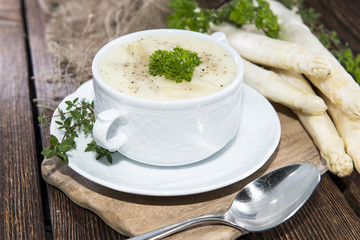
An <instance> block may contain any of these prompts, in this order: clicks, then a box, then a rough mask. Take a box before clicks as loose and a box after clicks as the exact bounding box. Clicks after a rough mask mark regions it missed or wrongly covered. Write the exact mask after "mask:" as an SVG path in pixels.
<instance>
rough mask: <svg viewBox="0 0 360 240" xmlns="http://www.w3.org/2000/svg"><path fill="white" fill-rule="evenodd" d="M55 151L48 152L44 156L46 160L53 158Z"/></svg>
mask: <svg viewBox="0 0 360 240" xmlns="http://www.w3.org/2000/svg"><path fill="white" fill-rule="evenodd" d="M56 152H57V151H56V149H53V150H51V151H49V152H48V153H47V154H46V158H53V157H54V156H55V154H56Z"/></svg>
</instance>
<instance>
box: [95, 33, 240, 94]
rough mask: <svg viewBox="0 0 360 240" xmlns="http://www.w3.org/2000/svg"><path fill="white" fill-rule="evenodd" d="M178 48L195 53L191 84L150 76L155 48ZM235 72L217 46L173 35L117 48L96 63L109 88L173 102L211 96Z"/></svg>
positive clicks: (136, 41) (230, 61)
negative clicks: (194, 66)
mask: <svg viewBox="0 0 360 240" xmlns="http://www.w3.org/2000/svg"><path fill="white" fill-rule="evenodd" d="M176 46H179V47H181V48H183V49H186V50H190V51H195V52H197V53H198V56H199V57H200V58H201V61H202V63H201V64H200V65H199V66H198V67H196V68H195V71H194V75H193V77H192V80H191V82H187V81H182V82H181V83H176V82H175V81H174V80H170V79H166V78H165V77H164V76H160V75H157V76H152V75H151V74H150V72H149V62H150V59H149V56H150V55H151V54H152V53H153V52H155V51H156V50H158V49H162V50H170V51H171V50H173V48H174V47H176ZM236 71H237V66H236V62H235V60H234V59H233V57H232V56H231V55H230V54H229V53H228V52H227V51H226V50H225V49H223V48H221V47H219V46H218V45H216V44H214V43H212V42H209V41H204V40H203V39H199V38H195V37H189V36H184V35H180V34H179V35H175V34H173V33H172V34H168V33H164V34H157V35H153V36H146V37H142V38H139V39H134V40H133V41H131V42H127V43H124V44H122V45H118V46H116V47H114V48H112V49H110V50H109V51H108V52H107V53H105V54H104V56H103V57H102V59H101V60H100V63H99V72H100V76H101V77H102V78H103V79H104V81H105V82H107V83H108V84H109V85H111V86H112V87H113V88H115V89H117V90H119V91H121V92H123V93H125V94H129V95H133V96H137V97H140V98H146V99H154V100H177V99H188V98H195V97H201V96H205V95H208V94H211V93H214V92H216V91H218V90H220V89H222V88H224V87H226V86H227V85H229V84H230V83H231V82H232V80H233V79H234V77H235V75H236Z"/></svg>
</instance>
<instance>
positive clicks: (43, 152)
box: [41, 146, 52, 156]
mask: <svg viewBox="0 0 360 240" xmlns="http://www.w3.org/2000/svg"><path fill="white" fill-rule="evenodd" d="M51 150H52V148H51V147H50V146H49V147H46V148H44V149H43V150H42V151H41V155H44V156H46V155H48V154H49V152H50V151H51Z"/></svg>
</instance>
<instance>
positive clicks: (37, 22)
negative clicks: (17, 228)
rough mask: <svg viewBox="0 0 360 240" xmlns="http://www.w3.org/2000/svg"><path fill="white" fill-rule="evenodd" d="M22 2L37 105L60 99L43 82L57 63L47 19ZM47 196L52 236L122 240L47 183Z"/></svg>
mask: <svg viewBox="0 0 360 240" xmlns="http://www.w3.org/2000/svg"><path fill="white" fill-rule="evenodd" d="M9 1H10V0H9ZM24 2H25V8H26V22H27V27H28V31H29V43H30V53H31V61H32V69H33V73H34V78H35V86H36V96H37V98H38V99H40V100H41V99H45V101H40V102H39V103H40V104H41V103H44V102H47V101H49V100H52V99H55V100H57V101H60V100H61V99H62V97H64V96H65V95H64V91H66V90H64V89H60V90H59V91H58V92H55V93H54V88H53V85H54V84H53V83H52V82H50V81H46V79H48V78H49V77H50V76H51V74H52V71H53V68H54V64H56V63H55V62H54V59H53V57H52V56H50V55H49V53H48V52H47V50H46V49H47V46H46V42H45V38H44V36H45V23H46V21H47V20H48V18H47V16H46V15H45V13H44V12H43V11H42V9H41V8H40V6H39V3H38V1H37V0H25V1H24ZM65 93H66V92H65ZM54 94H55V95H54ZM46 100H47V101H46ZM53 107H55V106H53ZM39 111H41V109H39ZM41 135H42V137H41V138H42V142H43V146H44V147H45V146H47V145H48V144H47V143H48V137H49V131H48V129H46V128H45V127H42V128H41ZM48 198H49V205H50V216H51V227H52V235H53V238H54V239H123V238H122V236H121V235H120V234H119V233H117V232H115V231H114V230H113V229H111V228H110V227H108V226H107V225H106V224H105V223H104V222H103V221H102V220H101V219H100V218H99V217H97V216H96V215H95V214H93V213H91V212H90V211H88V210H86V209H84V208H81V207H79V206H77V205H76V204H74V203H73V202H72V201H71V200H70V199H69V198H68V197H67V196H66V195H65V194H63V193H62V192H60V191H59V190H58V189H57V188H54V187H52V186H48Z"/></svg>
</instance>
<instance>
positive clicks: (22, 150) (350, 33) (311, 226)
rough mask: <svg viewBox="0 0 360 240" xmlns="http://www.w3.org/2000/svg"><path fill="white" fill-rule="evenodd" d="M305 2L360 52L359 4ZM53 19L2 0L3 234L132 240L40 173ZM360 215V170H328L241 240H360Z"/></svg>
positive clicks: (26, 2) (31, 4)
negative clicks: (276, 219) (305, 197)
mask: <svg viewBox="0 0 360 240" xmlns="http://www.w3.org/2000/svg"><path fill="white" fill-rule="evenodd" d="M306 2H307V5H308V6H312V7H314V8H315V9H316V10H317V11H318V12H321V13H322V14H323V18H322V19H323V20H322V21H323V22H324V24H325V25H326V26H327V27H328V28H330V29H334V30H336V31H337V32H338V34H339V35H340V37H341V38H342V39H343V40H344V41H348V42H349V43H350V46H352V49H354V50H355V51H356V52H358V53H359V52H360V25H359V23H360V15H359V14H358V9H359V8H360V1H352V0H346V1H337V0H307V1H306ZM47 21H48V19H47V17H46V15H45V14H44V12H43V11H42V10H41V8H40V7H39V4H38V1H37V0H22V1H21V0H0V53H1V54H0V86H1V87H0V89H1V93H0V98H1V105H0V109H1V115H0V141H1V144H0V239H5V240H6V239H125V237H123V236H121V235H120V234H119V233H117V232H115V231H114V230H112V229H111V228H110V227H108V226H107V225H106V224H105V223H104V222H103V221H102V220H101V219H100V218H99V217H97V216H96V215H95V214H93V213H92V212H90V211H88V210H86V209H83V208H81V207H79V206H77V205H75V204H74V203H73V202H72V201H71V200H69V199H68V198H67V197H66V196H65V195H64V194H63V193H62V192H61V191H59V190H58V189H56V188H54V187H52V186H49V185H47V184H46V183H45V182H44V180H43V179H42V177H41V172H40V164H41V161H42V159H43V158H42V156H41V155H40V152H41V149H42V148H43V146H45V145H46V143H47V139H48V131H47V130H46V129H45V128H39V127H38V124H37V116H38V113H39V109H38V108H37V107H36V104H35V103H34V101H33V100H34V99H35V98H38V99H41V98H48V97H49V94H50V93H49V91H47V89H49V85H50V84H51V83H48V82H43V81H34V77H35V79H36V78H37V77H38V76H39V75H41V74H42V73H44V72H48V71H50V70H51V69H52V64H53V62H52V61H51V56H50V55H49V54H48V53H47V52H46V44H45V39H44V28H45V24H46V22H47ZM59 100H60V99H59ZM359 217H360V175H359V174H358V173H357V172H354V173H353V174H352V175H351V176H349V177H346V178H342V179H340V178H338V177H336V176H334V175H332V174H330V173H325V174H324V175H323V176H322V180H321V183H320V185H319V186H318V188H317V189H316V191H315V192H314V194H313V196H312V197H311V198H310V200H309V201H308V202H307V203H306V204H305V205H304V207H303V208H301V209H300V211H299V212H298V213H296V215H295V216H294V217H292V218H291V219H290V220H289V221H287V222H285V223H284V224H282V225H280V226H278V227H277V228H275V229H272V230H269V231H265V232H262V233H251V234H249V235H246V236H242V237H240V239H263V238H264V239H360V219H359Z"/></svg>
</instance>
